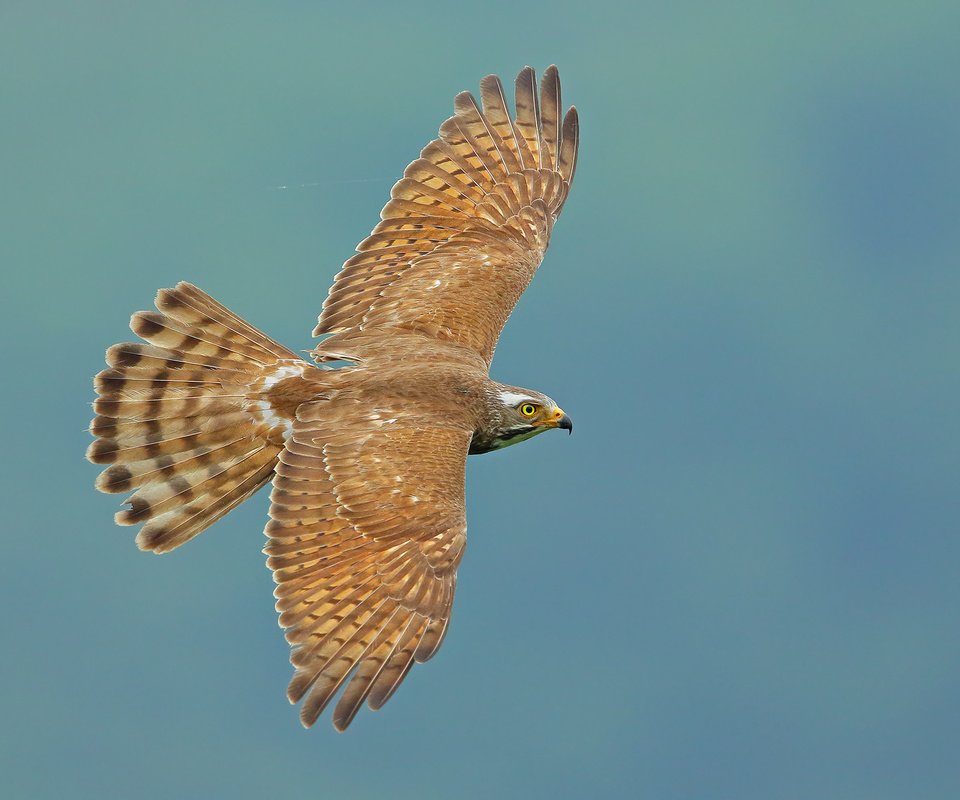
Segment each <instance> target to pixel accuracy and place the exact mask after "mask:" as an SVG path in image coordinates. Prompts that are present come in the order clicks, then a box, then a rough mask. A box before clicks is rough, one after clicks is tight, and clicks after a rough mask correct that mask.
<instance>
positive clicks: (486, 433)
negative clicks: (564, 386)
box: [470, 385, 573, 453]
mask: <svg viewBox="0 0 960 800" xmlns="http://www.w3.org/2000/svg"><path fill="white" fill-rule="evenodd" d="M492 400H493V403H494V406H495V407H494V409H492V410H493V411H494V413H493V414H491V415H490V423H491V424H490V425H489V426H487V427H485V428H484V429H482V430H480V431H477V433H476V434H475V435H474V439H473V444H472V446H471V448H470V452H471V453H486V452H489V451H490V450H499V449H501V448H504V447H509V446H510V445H512V444H516V443H517V442H522V441H525V440H526V439H529V438H531V437H532V436H536V435H537V434H538V433H543V432H544V431H548V430H550V429H552V428H561V429H563V430H565V431H567V432H568V433H573V421H572V420H571V419H570V417H568V416H567V415H566V414H565V413H564V412H563V409H562V408H560V406H558V405H557V404H556V403H555V402H554V401H553V400H552V399H551V398H549V397H547V396H546V395H545V394H542V393H541V392H535V391H533V390H532V389H520V388H517V387H515V386H503V385H497V386H496V387H495V389H494V391H493V393H492Z"/></svg>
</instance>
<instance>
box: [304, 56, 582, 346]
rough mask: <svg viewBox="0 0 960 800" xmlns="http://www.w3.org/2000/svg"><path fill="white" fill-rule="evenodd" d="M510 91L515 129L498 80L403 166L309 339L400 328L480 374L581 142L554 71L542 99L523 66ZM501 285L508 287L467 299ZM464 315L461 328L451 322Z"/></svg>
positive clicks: (559, 201) (538, 251)
mask: <svg viewBox="0 0 960 800" xmlns="http://www.w3.org/2000/svg"><path fill="white" fill-rule="evenodd" d="M515 87H516V116H515V119H511V116H510V112H509V109H508V108H507V102H506V97H505V95H504V92H503V86H502V84H501V83H500V80H499V78H497V77H496V76H495V75H488V76H487V77H486V78H484V79H483V80H482V81H481V83H480V98H481V103H480V104H478V103H477V101H476V99H475V98H474V96H473V95H472V94H470V93H469V92H461V93H460V94H458V95H457V97H456V99H455V101H454V115H453V116H452V117H450V118H449V119H447V120H446V121H445V122H444V123H443V124H442V125H441V126H440V138H439V139H436V140H434V141H433V142H430V143H429V144H428V145H427V146H426V147H425V148H424V149H423V151H422V152H421V154H420V158H418V159H416V160H415V161H413V162H412V163H411V164H410V166H409V167H407V169H406V170H405V171H404V177H403V178H402V179H401V180H399V181H398V182H397V183H396V184H395V185H394V187H393V189H392V191H391V193H390V201H389V202H388V203H387V204H386V206H384V208H383V211H382V212H381V214H380V216H381V219H382V222H381V223H380V224H379V225H378V226H377V227H376V228H374V230H373V232H372V233H371V234H370V236H369V237H368V238H367V239H365V240H364V241H363V242H361V243H360V244H359V245H358V246H357V251H358V254H357V255H355V256H353V257H352V258H350V259H348V260H347V261H346V262H345V263H344V265H343V269H342V270H341V271H340V273H339V274H338V276H337V278H336V281H335V282H334V285H333V286H332V287H331V289H330V293H329V295H328V297H327V299H326V301H325V302H324V304H323V313H322V314H321V315H320V319H319V322H318V324H317V327H316V329H315V330H314V335H320V334H323V333H346V332H349V331H351V330H353V331H358V330H365V329H372V328H377V329H383V328H397V329H401V330H404V331H413V332H415V333H417V334H418V335H421V336H429V337H436V338H440V339H443V340H447V341H454V342H457V343H459V344H462V345H464V346H467V347H470V348H471V349H473V350H474V351H475V352H478V353H479V354H480V355H481V356H482V357H483V358H484V360H485V361H486V362H487V363H488V364H489V362H490V360H491V359H492V357H493V351H494V348H495V347H496V342H497V339H498V338H499V335H500V330H501V329H502V327H503V325H504V324H505V323H506V320H507V317H509V315H510V312H511V311H512V310H513V307H514V306H515V305H516V302H517V299H518V298H519V296H520V293H519V292H518V291H516V290H515V288H514V287H517V286H519V287H520V292H522V291H523V288H525V287H526V285H527V283H529V281H530V278H531V277H532V276H533V273H534V272H535V271H536V269H537V266H539V264H540V261H541V260H542V259H543V255H544V253H545V251H546V248H547V244H548V242H549V233H550V230H551V229H552V224H553V221H554V220H555V219H556V217H557V215H558V214H559V213H560V208H561V207H562V206H563V203H564V201H565V200H566V196H567V194H568V193H569V191H570V183H571V180H572V178H573V169H572V168H573V164H574V162H575V158H576V149H577V143H578V137H577V127H576V112H575V111H574V110H573V109H571V110H570V111H569V112H568V113H567V115H566V117H565V119H564V123H563V124H562V125H561V123H560V111H561V96H560V80H559V77H558V73H557V69H556V67H552V66H551V67H549V68H548V69H547V70H546V72H545V73H544V77H543V81H542V83H541V87H540V91H539V92H538V90H537V80H536V74H535V73H534V71H533V70H532V69H531V68H530V67H526V68H525V69H523V70H522V71H521V72H520V74H519V75H518V76H517V80H516V84H515ZM571 115H572V116H571ZM567 134H571V137H572V138H571V140H570V141H567V140H565V138H564V137H565V136H566V135H567ZM538 202H540V203H542V204H543V207H545V208H546V209H547V212H548V216H549V220H548V221H547V222H546V223H545V224H542V225H540V226H539V228H538V229H536V230H534V229H532V228H531V227H530V225H529V224H527V221H528V220H529V218H530V217H532V216H538V217H539V216H541V212H540V211H539V210H536V211H535V210H534V204H535V203H538ZM428 276H429V277H428ZM501 284H502V285H504V286H507V287H509V289H508V290H507V291H505V292H503V293H497V292H486V293H483V292H481V293H477V292H476V291H475V289H476V288H477V287H478V286H484V285H486V286H494V287H496V286H497V285H501ZM399 297H402V298H403V309H402V311H401V313H397V308H396V298H399ZM461 311H465V312H466V313H465V315H464V316H465V317H466V318H468V319H469V320H470V322H469V323H463V324H460V323H458V322H457V321H456V320H457V319H458V318H459V316H460V315H461ZM438 320H439V321H438ZM477 324H479V328H478V327H476V325H477ZM470 326H474V327H470ZM317 356H318V357H319V358H323V357H324V351H323V349H322V347H321V349H318V351H317Z"/></svg>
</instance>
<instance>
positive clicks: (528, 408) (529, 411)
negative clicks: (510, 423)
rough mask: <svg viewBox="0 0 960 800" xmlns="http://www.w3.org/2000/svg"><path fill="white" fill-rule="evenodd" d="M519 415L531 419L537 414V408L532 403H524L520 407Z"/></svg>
mask: <svg viewBox="0 0 960 800" xmlns="http://www.w3.org/2000/svg"><path fill="white" fill-rule="evenodd" d="M520 413H521V414H523V416H525V417H532V416H533V415H534V414H536V413H537V407H536V406H535V405H534V404H533V403H524V404H523V405H522V406H520Z"/></svg>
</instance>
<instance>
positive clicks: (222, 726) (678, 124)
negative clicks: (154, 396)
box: [0, 0, 960, 800]
mask: <svg viewBox="0 0 960 800" xmlns="http://www.w3.org/2000/svg"><path fill="white" fill-rule="evenodd" d="M958 30H960V5H958V4H957V3H956V2H951V1H947V0H945V1H944V2H923V1H922V0H921V1H919V2H913V3H904V2H866V1H863V2H854V1H853V0H849V1H847V2H844V1H843V0H841V1H840V2H830V3H826V2H809V3H796V2H788V3H778V4H774V3H761V2H731V3H722V4H721V3H708V2H699V3H697V2H678V3H672V4H669V5H668V4H663V3H648V2H639V3H634V4H632V5H630V6H629V7H627V6H626V4H623V5H621V4H613V3H606V2H590V3H565V2H554V3H550V4H538V3H527V4H519V5H518V4H515V3H512V2H495V1H492V2H487V3H484V4H482V5H476V4H474V5H473V6H470V7H466V6H461V5H458V4H451V3H416V2H409V3H402V4H401V3H396V4H373V3H370V4H346V3H342V4H337V5H336V6H333V5H332V4H329V5H328V4H325V3H302V2H275V3H249V2H231V3H225V2H224V3H184V2H164V3H137V4H123V3H107V2H88V3H83V4H80V3H52V2H51V3H35V2H20V1H19V0H6V2H4V3H3V4H2V5H0V98H2V99H0V107H2V109H3V124H2V126H0V176H2V181H0V220H2V229H3V234H2V236H0V254H2V265H3V277H2V281H3V291H2V292H0V303H2V314H0V325H2V326H3V328H2V335H3V342H4V348H5V352H6V365H5V374H6V375H7V379H6V380H5V382H4V391H3V392H2V393H0V403H2V410H3V412H4V419H6V421H7V425H6V437H5V441H6V452H5V457H4V458H3V459H2V461H0V469H2V470H3V473H4V474H3V481H2V486H3V491H4V494H5V497H4V519H5V522H4V525H3V543H4V552H3V558H2V560H0V600H2V602H3V607H4V608H5V609H6V613H5V614H4V615H3V622H2V624H3V628H4V636H3V641H4V648H3V657H2V659H0V677H2V680H0V687H2V688H0V704H2V706H0V707H2V714H0V739H2V742H0V775H2V784H3V787H4V792H3V794H4V796H5V797H7V796H8V797H23V798H27V797H30V798H37V799H38V800H39V799H41V798H61V797H71V798H88V797H89V798H103V797H137V798H167V797H171V796H173V797H233V798H262V797H280V796H282V797H285V798H289V800H295V799H296V798H326V797H331V798H333V797H338V798H340V797H347V798H367V797H370V798H372V797H383V796H389V797H392V798H408V797H409V798H423V797H441V796H442V797H458V798H489V797H550V798H568V797H569V798H584V797H601V796H618V797H626V796H630V797H649V798H656V800H673V799H674V798H676V799H677V800H687V799H688V798H710V800H718V799H723V798H731V800H752V799H753V798H756V800H770V798H777V799H778V800H779V799H781V798H782V799H785V800H791V799H792V798H796V799H797V800H801V799H804V800H805V799H806V798H811V797H816V798H818V799H819V800H853V799H855V798H869V799H870V800H885V799H886V798H903V797H910V798H948V797H956V796H960V760H958V759H957V748H958V744H960V730H958V728H960V723H958V719H960V677H958V676H960V636H958V633H957V631H958V616H960V614H958V612H960V581H958V580H957V571H958V563H960V535H958V534H960V531H958V519H960V500H958V477H960V421H958V420H960V415H958V411H957V407H958V397H960V367H958V360H960V313H958V308H960V259H958V253H960V225H958V219H960V190H958V186H960V153H958V142H960V102H958V82H957V81H958V75H960V48H958V47H957V31H958ZM552 62H555V63H557V64H558V65H559V66H560V72H561V77H562V79H563V84H564V97H565V100H566V101H567V102H575V103H576V104H577V106H578V108H579V110H580V114H581V120H582V148H581V160H580V163H579V170H578V173H577V180H576V185H575V187H574V191H573V194H572V196H571V199H570V201H569V202H568V204H567V205H566V207H565V210H564V215H563V218H562V219H561V221H560V223H559V224H558V225H557V228H556V230H555V235H554V240H553V244H552V247H551V250H550V252H549V254H548V256H547V260H546V263H545V265H544V267H543V269H542V270H541V272H540V273H539V275H538V276H537V278H536V280H535V281H534V284H533V286H532V288H531V290H530V291H529V292H528V293H527V294H526V295H525V296H524V298H523V300H522V301H521V303H520V306H519V308H518V310H517V313H516V314H515V316H514V318H513V320H512V321H511V322H510V324H509V325H508V327H507V329H506V332H505V335H504V337H503V339H502V342H501V346H500V349H499V350H498V354H497V359H496V362H495V364H494V370H493V375H494V377H496V378H499V379H501V380H504V381H507V382H511V383H518V384H521V385H526V386H530V387H533V388H537V389H540V390H543V391H545V392H547V393H549V394H550V395H551V396H553V397H555V398H556V399H557V400H558V401H559V402H560V403H561V404H562V405H563V407H564V408H565V409H566V410H567V411H568V412H569V413H570V414H571V416H572V417H573V418H574V419H575V421H576V434H575V435H574V436H572V437H567V436H564V435H551V436H544V437H541V438H538V439H536V440H535V441H533V442H530V443H528V444H525V445H523V446H522V447H516V448H511V449H509V450H507V451H505V452H501V453H498V454H493V455H488V456H483V457H478V458H473V459H471V460H470V465H469V468H468V505H469V525H470V541H469V546H468V549H467V555H466V558H465V561H464V563H463V567H462V569H461V578H460V583H459V590H458V596H457V601H456V606H455V613H454V619H453V623H452V626H451V629H450V633H449V636H448V638H447V640H446V642H445V644H444V646H443V649H442V650H441V651H440V653H439V654H438V656H437V657H436V658H435V659H434V660H433V661H431V662H430V663H429V664H427V665H424V666H419V667H417V668H415V669H414V670H413V672H412V673H411V675H410V677H409V678H408V679H407V681H406V682H405V684H404V686H403V688H402V689H401V690H400V691H399V692H398V693H397V695H396V696H395V697H394V698H393V699H392V700H391V701H390V703H389V704H388V705H387V706H386V707H385V708H384V709H383V710H382V711H380V712H378V713H376V714H372V713H370V712H367V711H365V712H362V713H361V715H360V716H359V717H358V719H357V720H356V721H355V722H354V724H353V726H352V727H351V729H350V731H349V732H348V733H347V734H345V735H337V734H335V733H334V731H333V729H332V728H331V727H330V725H329V722H328V721H327V720H326V718H325V719H324V720H323V721H321V723H320V724H319V725H318V726H317V727H316V728H315V729H314V730H312V731H309V732H307V731H304V730H303V729H302V728H301V727H300V725H299V723H298V721H297V717H296V712H295V710H294V709H292V708H291V707H290V706H289V705H288V704H287V702H286V700H285V698H284V689H285V686H286V682H287V679H288V677H289V671H290V668H289V665H288V663H287V655H288V654H287V647H286V645H285V643H284V642H283V639H282V636H281V632H280V630H279V629H278V627H277V625H276V618H275V614H274V611H273V604H272V598H271V591H272V581H271V579H270V575H269V573H268V571H267V570H266V569H265V568H264V566H263V556H262V554H261V553H260V548H261V547H262V544H263V539H262V533H261V530H262V526H263V523H264V520H265V516H266V507H267V496H266V492H262V493H261V494H260V495H258V496H257V497H256V498H254V499H253V500H252V501H250V502H248V503H246V504H245V505H244V506H243V507H242V508H239V509H237V510H236V511H234V512H233V513H231V514H230V515H229V517H227V518H226V519H224V520H222V521H221V522H220V523H218V524H217V525H216V526H215V527H214V528H213V529H212V530H210V531H209V532H208V533H205V534H204V535H203V536H201V537H200V538H199V539H197V540H195V541H194V542H192V543H190V544H189V545H188V546H186V547H184V548H183V549H181V550H178V551H177V552H175V553H173V554H171V555H168V556H164V557H159V558H158V557H154V556H150V555H146V554H143V553H140V552H138V551H137V549H136V547H135V546H134V544H133V535H132V532H131V530H129V529H121V528H117V527H115V526H114V525H113V523H112V521H111V517H112V514H113V511H114V510H115V508H116V506H117V502H118V498H112V497H107V496H104V495H99V494H97V493H96V492H95V491H94V490H93V480H94V477H95V475H96V471H97V470H96V468H94V467H93V466H91V465H88V464H86V463H85V462H84V461H83V458H82V454H83V451H84V449H85V447H86V445H87V442H88V440H89V437H88V435H87V434H86V432H85V427H86V425H87V423H88V421H89V417H90V410H89V406H88V403H89V401H91V400H92V397H93V391H92V388H91V383H90V380H91V377H92V376H93V374H94V373H96V372H97V371H98V370H99V369H100V368H101V366H102V363H103V362H102V354H103V350H104V348H105V347H106V346H108V345H109V344H112V343H113V342H115V341H119V340H124V339H127V338H128V337H129V336H130V334H129V332H128V331H127V327H126V323H127V319H128V317H129V314H130V313H131V312H132V311H135V310H137V309H141V308H147V307H149V306H150V304H151V301H152V298H153V295H154V292H155V291H156V289H157V288H158V287H161V286H171V285H173V284H174V283H175V282H176V281H177V280H180V279H186V280H190V281H192V282H194V283H196V284H198V285H199V286H201V287H202V288H204V289H205V290H207V291H208V292H210V293H212V294H213V295H214V296H215V297H217V298H218V299H220V300H221V301H222V302H224V303H225V304H226V305H228V306H229V307H231V308H232V309H234V310H235V311H237V312H238V313H240V314H241V315H243V316H244V317H245V318H247V319H248V320H250V321H251V322H252V323H254V324H255V325H257V326H259V327H261V328H263V329H264V330H266V331H268V332H269V333H271V334H272V335H274V336H275V337H276V338H277V339H279V340H280V341H281V342H283V343H284V344H286V345H288V346H290V347H293V348H296V349H300V348H306V347H309V346H310V345H311V338H310V331H311V329H312V326H313V324H314V321H315V317H316V314H317V312H318V311H319V308H320V304H321V302H322V300H323V297H324V296H325V294H326V290H327V287H328V286H329V284H330V282H331V279H332V277H333V275H334V273H335V272H336V271H337V269H338V268H339V266H340V264H341V262H342V261H343V260H344V259H345V258H347V257H348V256H349V255H350V253H351V252H352V249H353V247H354V245H355V243H356V242H358V241H359V240H360V239H362V238H363V237H364V236H365V235H366V234H367V232H368V231H369V230H370V228H371V227H372V226H373V225H374V223H375V222H376V219H377V217H376V215H377V211H378V210H379V208H380V207H381V206H382V204H383V203H384V201H385V199H386V196H387V192H388V190H389V187H390V185H391V184H392V182H393V181H394V180H395V179H396V178H397V177H398V176H399V175H400V173H401V171H402V169H403V167H404V166H405V165H406V164H407V163H408V162H409V161H410V160H411V159H412V158H414V157H415V156H416V154H417V153H418V151H419V149H420V147H422V146H423V145H424V144H425V143H426V142H427V141H428V140H429V139H431V138H432V137H433V136H434V135H435V132H436V129H437V127H438V126H439V124H440V122H441V121H442V120H443V119H444V118H445V117H446V116H447V115H448V114H449V112H450V109H451V104H452V98H453V96H454V94H455V93H456V92H458V91H460V90H462V89H465V88H470V89H475V88H476V87H477V85H478V83H479V80H480V78H481V77H482V76H483V75H485V74H487V73H489V72H497V73H499V74H501V75H502V76H504V77H505V78H507V79H510V78H512V76H513V75H514V74H515V73H516V72H517V71H518V70H519V69H520V68H521V67H522V66H523V65H524V64H527V63H529V64H532V65H534V66H535V67H537V69H538V70H539V71H542V70H543V68H544V67H545V66H546V65H548V64H549V63H552ZM282 186H286V187H289V188H286V189H284V188H280V187H282Z"/></svg>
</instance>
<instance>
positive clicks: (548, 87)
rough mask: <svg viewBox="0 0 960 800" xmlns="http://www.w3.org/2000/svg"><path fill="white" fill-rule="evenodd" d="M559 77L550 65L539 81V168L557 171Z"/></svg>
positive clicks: (560, 132)
mask: <svg viewBox="0 0 960 800" xmlns="http://www.w3.org/2000/svg"><path fill="white" fill-rule="evenodd" d="M560 109H561V99H560V76H559V75H558V73H557V68H556V66H554V65H553V64H551V65H550V66H549V67H547V69H546V70H545V71H544V73H543V78H541V80H540V118H541V125H542V136H543V141H542V144H543V149H542V150H541V151H540V156H541V157H540V168H541V169H550V170H555V169H557V165H558V163H559V162H558V160H557V157H558V154H559V152H560V148H561V146H562V145H561V137H562V135H563V133H562V130H561V127H560Z"/></svg>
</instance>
